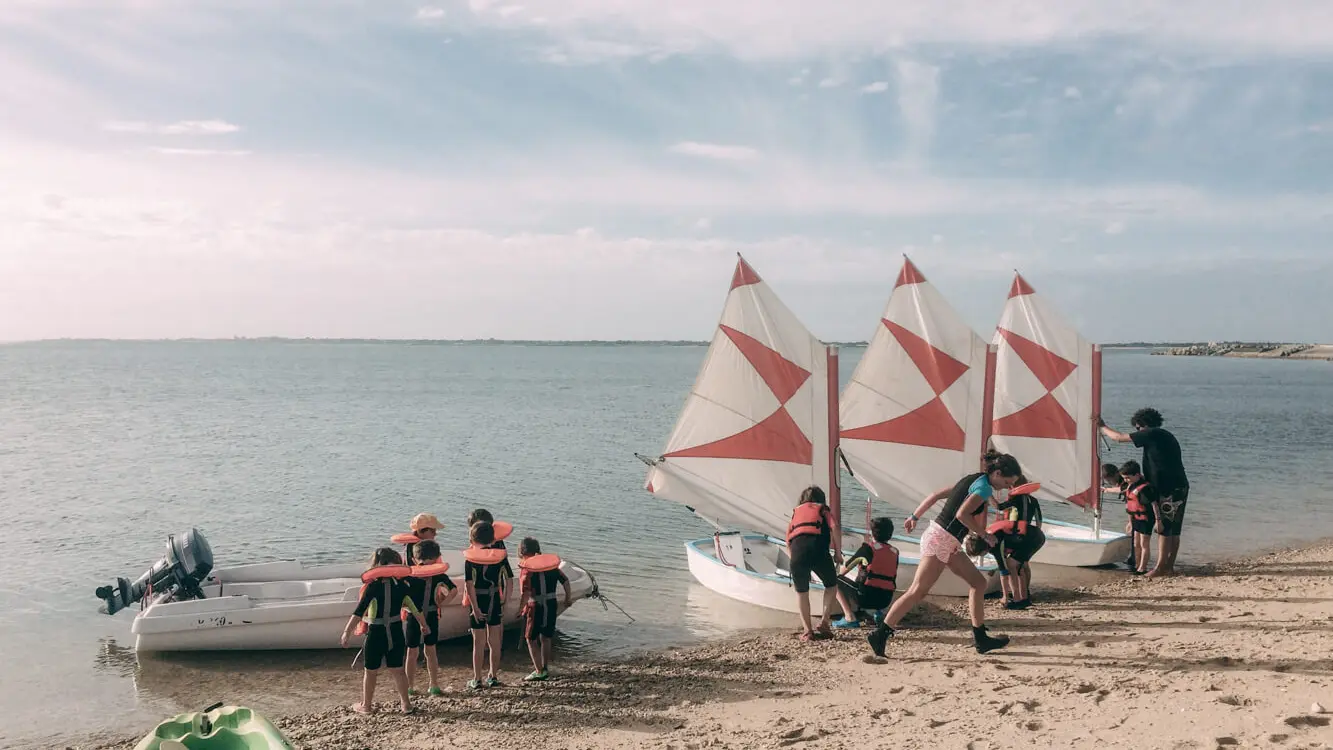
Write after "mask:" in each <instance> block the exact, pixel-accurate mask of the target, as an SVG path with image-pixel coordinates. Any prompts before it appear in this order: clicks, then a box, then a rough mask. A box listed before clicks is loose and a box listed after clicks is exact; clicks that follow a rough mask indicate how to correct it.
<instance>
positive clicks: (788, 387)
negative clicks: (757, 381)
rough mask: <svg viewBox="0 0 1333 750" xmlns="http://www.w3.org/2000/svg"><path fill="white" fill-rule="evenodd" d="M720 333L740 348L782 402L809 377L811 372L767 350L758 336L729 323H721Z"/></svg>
mask: <svg viewBox="0 0 1333 750" xmlns="http://www.w3.org/2000/svg"><path fill="white" fill-rule="evenodd" d="M722 332H723V333H725V334H727V338H729V339H731V342H732V343H733V344H735V345H736V348H737V349H740V350H741V354H743V355H745V358H746V359H747V360H749V362H750V364H751V365H752V366H753V367H754V369H755V372H758V373H759V377H761V378H763V379H764V382H765V383H767V384H768V387H769V389H770V390H772V391H773V395H774V396H776V397H777V399H778V402H779V403H782V404H785V403H787V402H788V401H790V400H791V397H792V396H795V395H796V392H797V391H799V390H800V389H801V386H802V385H804V384H805V381H807V380H809V379H810V372H809V371H808V370H805V369H803V368H802V367H801V366H800V365H798V364H796V363H795V362H792V361H791V360H789V359H787V358H786V357H783V356H782V355H781V354H778V353H777V352H776V351H774V350H772V349H770V348H769V347H768V346H766V345H765V344H764V343H763V342H761V341H760V340H759V339H756V338H753V337H751V336H747V335H745V334H743V333H741V332H740V331H738V330H736V329H735V328H732V327H731V326H728V325H724V326H722Z"/></svg>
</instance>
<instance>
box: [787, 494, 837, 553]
mask: <svg viewBox="0 0 1333 750" xmlns="http://www.w3.org/2000/svg"><path fill="white" fill-rule="evenodd" d="M831 526H832V524H831V523H829V509H828V506H827V505H825V504H823V503H801V504H800V505H798V506H796V510H795V511H793V512H792V514H791V523H789V524H787V544H788V545H789V546H790V545H791V543H792V540H794V539H795V538H796V537H798V536H805V535H807V534H814V535H819V534H822V533H823V532H824V531H826V530H830V527H831Z"/></svg>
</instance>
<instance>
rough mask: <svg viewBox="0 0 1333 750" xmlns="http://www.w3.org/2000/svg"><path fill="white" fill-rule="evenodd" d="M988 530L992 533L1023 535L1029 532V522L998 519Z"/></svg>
mask: <svg viewBox="0 0 1333 750" xmlns="http://www.w3.org/2000/svg"><path fill="white" fill-rule="evenodd" d="M986 531H988V532H989V533H991V534H1013V535H1014V536H1023V535H1024V534H1026V533H1028V522H1027V521H1014V520H1010V519H1005V520H1003V521H996V522H995V523H993V524H991V525H990V526H987V527H986Z"/></svg>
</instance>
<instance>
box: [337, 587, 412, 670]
mask: <svg viewBox="0 0 1333 750" xmlns="http://www.w3.org/2000/svg"><path fill="white" fill-rule="evenodd" d="M411 601H412V600H411V597H410V596H409V595H408V587H407V584H406V583H405V582H404V581H402V580H400V579H397V578H381V579H379V580H377V581H371V582H370V583H368V584H366V587H365V590H364V591H362V592H361V599H360V600H359V601H357V603H356V609H355V610H353V611H352V614H354V615H356V616H357V617H360V618H363V619H365V620H366V623H367V625H368V626H369V628H368V630H367V631H366V644H365V656H366V669H368V670H372V671H373V670H376V669H379V668H380V667H388V668H390V669H398V668H401V667H402V666H403V661H404V658H405V657H406V655H407V643H406V640H405V639H404V637H403V623H402V610H403V607H405V606H406V605H407V603H408V602H411ZM372 603H373V604H374V605H375V606H374V610H375V611H374V615H373V616H368V613H369V612H370V609H371V604H372ZM412 604H413V606H415V602H413V603H412Z"/></svg>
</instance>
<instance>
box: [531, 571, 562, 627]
mask: <svg viewBox="0 0 1333 750" xmlns="http://www.w3.org/2000/svg"><path fill="white" fill-rule="evenodd" d="M568 583H569V578H568V577H567V576H565V573H564V571H562V570H560V569H558V568H557V569H556V570H545V571H541V572H536V571H532V572H524V573H523V585H524V592H525V593H526V595H527V597H528V599H530V600H531V601H532V604H531V605H530V606H529V608H528V618H527V637H528V640H530V641H535V640H537V639H538V638H554V637H555V618H556V615H557V614H559V612H560V597H561V596H563V595H564V594H563V593H562V592H561V589H562V588H563V587H562V584H568Z"/></svg>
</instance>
